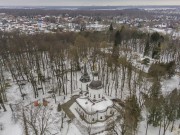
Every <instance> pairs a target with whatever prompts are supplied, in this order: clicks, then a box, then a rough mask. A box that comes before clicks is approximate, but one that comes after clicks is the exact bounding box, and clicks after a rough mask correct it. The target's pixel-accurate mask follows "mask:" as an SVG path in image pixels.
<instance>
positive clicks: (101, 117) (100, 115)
mask: <svg viewBox="0 0 180 135" xmlns="http://www.w3.org/2000/svg"><path fill="white" fill-rule="evenodd" d="M76 110H77V112H78V113H79V115H81V116H82V117H84V119H86V121H88V122H89V123H91V122H92V123H93V122H96V121H105V120H106V119H107V117H106V116H112V115H113V113H114V112H115V109H114V108H108V109H107V110H106V111H105V112H97V113H95V114H93V115H90V114H87V113H86V112H85V111H84V110H83V109H82V108H81V107H80V106H79V104H77V107H76Z"/></svg>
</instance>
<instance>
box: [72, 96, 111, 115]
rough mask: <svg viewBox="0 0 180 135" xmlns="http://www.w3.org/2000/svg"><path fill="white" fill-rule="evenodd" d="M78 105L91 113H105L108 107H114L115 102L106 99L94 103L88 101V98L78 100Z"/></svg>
mask: <svg viewBox="0 0 180 135" xmlns="http://www.w3.org/2000/svg"><path fill="white" fill-rule="evenodd" d="M76 101H77V102H78V104H79V105H80V106H81V107H82V108H84V109H85V110H86V111H87V112H89V113H94V112H96V111H105V110H106V109H107V108H108V107H111V106H112V105H113V102H112V101H111V100H110V99H108V98H107V97H105V99H103V100H102V101H99V102H95V104H94V102H92V101H90V100H89V99H88V97H85V98H78V99H76Z"/></svg>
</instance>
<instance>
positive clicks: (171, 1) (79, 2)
mask: <svg viewBox="0 0 180 135" xmlns="http://www.w3.org/2000/svg"><path fill="white" fill-rule="evenodd" d="M0 5H1V6H92V5H93V6H100V5H102V6H107V5H108V6H111V5H112V6H113V5H116V6H121V5H180V0H0Z"/></svg>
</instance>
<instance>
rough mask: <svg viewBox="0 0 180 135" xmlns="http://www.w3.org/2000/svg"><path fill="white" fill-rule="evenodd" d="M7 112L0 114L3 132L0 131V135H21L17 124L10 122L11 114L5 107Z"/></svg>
mask: <svg viewBox="0 0 180 135" xmlns="http://www.w3.org/2000/svg"><path fill="white" fill-rule="evenodd" d="M6 109H7V112H1V113H0V123H1V122H2V121H3V123H2V124H3V131H1V130H0V135H23V134H22V129H21V127H20V125H19V123H18V124H17V123H15V122H13V121H12V119H11V118H12V112H11V111H10V108H9V107H7V106H6Z"/></svg>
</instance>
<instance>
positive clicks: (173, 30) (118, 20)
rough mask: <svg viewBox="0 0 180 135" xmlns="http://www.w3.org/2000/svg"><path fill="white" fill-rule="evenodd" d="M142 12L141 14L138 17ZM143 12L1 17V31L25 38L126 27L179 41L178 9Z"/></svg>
mask: <svg viewBox="0 0 180 135" xmlns="http://www.w3.org/2000/svg"><path fill="white" fill-rule="evenodd" d="M142 12H143V11H140V12H139V14H142ZM144 12H145V13H144V15H143V16H141V15H140V17H131V16H130V14H129V11H128V10H127V14H120V15H119V16H117V15H114V16H108V17H107V16H106V17H103V16H98V15H96V16H89V15H81V14H77V15H70V14H68V13H66V14H59V15H34V16H31V17H29V16H16V15H11V14H8V13H0V31H3V32H12V31H19V32H21V33H24V34H35V33H56V32H68V31H71V32H80V31H104V30H107V29H108V28H109V25H110V24H111V23H113V26H115V28H118V27H119V26H121V25H127V26H128V27H135V28H138V29H140V30H143V31H148V32H154V31H157V32H160V33H163V34H171V36H172V37H174V38H176V37H180V24H179V21H180V14H179V9H146V10H145V11H144ZM146 13H147V15H146Z"/></svg>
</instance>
